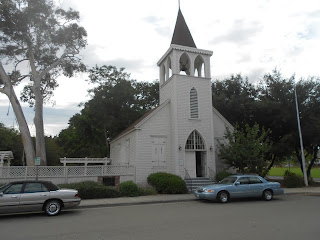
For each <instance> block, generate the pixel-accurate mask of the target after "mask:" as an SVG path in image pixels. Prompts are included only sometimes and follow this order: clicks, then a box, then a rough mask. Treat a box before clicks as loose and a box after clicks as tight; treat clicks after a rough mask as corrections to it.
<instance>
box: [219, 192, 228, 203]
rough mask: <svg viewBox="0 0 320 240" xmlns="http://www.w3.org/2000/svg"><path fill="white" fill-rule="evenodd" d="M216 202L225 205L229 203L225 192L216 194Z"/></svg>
mask: <svg viewBox="0 0 320 240" xmlns="http://www.w3.org/2000/svg"><path fill="white" fill-rule="evenodd" d="M217 198H218V201H219V202H221V203H226V202H228V201H229V194H228V193H227V192H226V191H221V192H219V194H218V197H217Z"/></svg>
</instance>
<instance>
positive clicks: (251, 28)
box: [210, 19, 263, 45]
mask: <svg viewBox="0 0 320 240" xmlns="http://www.w3.org/2000/svg"><path fill="white" fill-rule="evenodd" d="M262 30H263V26H262V25H261V24H260V23H259V22H257V21H252V22H247V21H245V20H244V19H238V20H235V21H234V22H233V25H232V26H231V28H230V29H228V30H227V33H225V34H222V35H220V36H218V37H216V38H214V39H213V40H211V41H210V43H211V44H219V43H225V42H231V43H235V44H237V45H246V44H249V43H250V42H251V40H252V38H253V37H254V36H255V35H256V34H257V33H259V32H261V31H262Z"/></svg>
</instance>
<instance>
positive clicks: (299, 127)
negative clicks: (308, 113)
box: [294, 84, 308, 186]
mask: <svg viewBox="0 0 320 240" xmlns="http://www.w3.org/2000/svg"><path fill="white" fill-rule="evenodd" d="M294 96H295V102H296V111H297V123H298V130H299V140H300V148H301V160H302V171H303V179H304V184H305V185H306V186H308V177H307V171H306V160H305V157H304V150H303V141H302V133H301V125H300V116H299V107H298V98H297V90H296V84H295V85H294Z"/></svg>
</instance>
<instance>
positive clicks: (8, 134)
mask: <svg viewBox="0 0 320 240" xmlns="http://www.w3.org/2000/svg"><path fill="white" fill-rule="evenodd" d="M0 151H12V152H13V157H14V160H13V161H12V162H11V165H22V164H23V161H24V159H23V145H22V142H21V136H20V133H19V132H18V131H17V130H15V129H13V128H7V127H5V126H4V124H3V123H0Z"/></svg>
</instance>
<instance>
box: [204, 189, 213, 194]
mask: <svg viewBox="0 0 320 240" xmlns="http://www.w3.org/2000/svg"><path fill="white" fill-rule="evenodd" d="M203 190H204V192H207V193H213V192H214V190H212V189H203Z"/></svg>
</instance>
